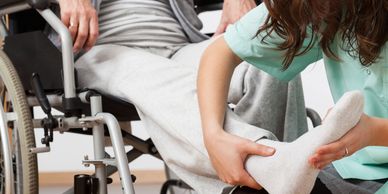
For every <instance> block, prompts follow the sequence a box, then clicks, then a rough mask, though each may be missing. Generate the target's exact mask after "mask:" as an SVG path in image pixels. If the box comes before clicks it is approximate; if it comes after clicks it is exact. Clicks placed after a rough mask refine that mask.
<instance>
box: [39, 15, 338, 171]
mask: <svg viewBox="0 0 388 194" xmlns="http://www.w3.org/2000/svg"><path fill="white" fill-rule="evenodd" d="M200 17H201V19H202V20H203V21H205V22H204V29H203V32H213V31H214V30H215V28H216V27H217V24H218V21H219V18H220V14H219V12H218V13H204V14H201V16H200ZM302 79H303V87H304V94H305V100H306V106H308V107H310V108H313V109H315V110H317V111H318V113H320V115H321V116H323V115H324V114H325V113H326V110H327V109H328V108H329V107H331V106H332V104H333V102H332V100H331V96H330V91H329V88H328V84H327V80H326V75H325V71H324V66H323V64H322V61H320V62H317V63H315V64H313V65H310V66H309V67H308V68H307V69H306V70H305V71H304V72H303V73H302ZM133 131H134V134H135V135H138V136H139V137H142V138H147V137H148V135H147V133H146V132H145V130H144V129H143V127H142V125H141V123H140V122H135V123H134V126H133ZM36 137H37V141H36V142H37V143H38V144H39V142H40V138H41V137H42V132H41V131H40V132H37V133H36ZM54 140H55V141H54V143H53V144H52V145H51V148H52V151H51V152H50V153H44V154H39V157H38V159H39V170H40V171H41V172H56V171H61V172H63V171H81V170H86V169H87V168H85V167H83V166H82V165H81V160H82V159H83V156H84V155H89V156H90V158H93V152H92V146H93V144H92V137H91V136H84V135H78V134H71V133H65V134H59V133H56V134H55V136H54ZM39 145H40V144H39ZM110 151H111V150H110ZM130 168H131V169H132V170H133V169H135V170H136V169H137V170H139V169H162V168H163V163H162V162H161V161H159V160H157V159H155V158H152V157H150V156H141V157H140V158H139V159H137V160H135V161H134V162H132V163H131V164H130ZM89 169H90V170H92V167H89Z"/></svg>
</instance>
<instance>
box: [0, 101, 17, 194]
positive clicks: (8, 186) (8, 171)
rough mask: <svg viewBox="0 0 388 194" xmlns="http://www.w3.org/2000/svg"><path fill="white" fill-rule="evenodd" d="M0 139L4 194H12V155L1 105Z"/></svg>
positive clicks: (0, 105) (5, 118) (5, 119)
mask: <svg viewBox="0 0 388 194" xmlns="http://www.w3.org/2000/svg"><path fill="white" fill-rule="evenodd" d="M0 109H1V110H0V137H1V146H2V147H3V156H4V169H3V170H4V175H5V193H6V194H14V193H15V191H14V187H13V186H14V179H13V178H14V177H13V167H12V153H11V148H10V145H9V143H10V142H9V139H8V138H9V133H8V127H7V125H6V124H7V117H6V115H5V113H4V111H3V110H4V108H3V105H2V104H1V103H0Z"/></svg>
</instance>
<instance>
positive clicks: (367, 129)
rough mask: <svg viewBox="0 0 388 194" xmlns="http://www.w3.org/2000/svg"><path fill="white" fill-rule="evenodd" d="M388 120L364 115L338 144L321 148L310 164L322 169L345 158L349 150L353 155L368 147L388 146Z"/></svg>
mask: <svg viewBox="0 0 388 194" xmlns="http://www.w3.org/2000/svg"><path fill="white" fill-rule="evenodd" d="M387 139H388V120H387V119H382V118H377V117H371V116H368V115H366V114H364V115H362V117H361V119H360V121H359V123H358V124H357V125H356V126H355V127H354V128H353V129H351V130H350V131H349V132H348V133H347V134H346V135H345V136H343V137H342V138H341V139H339V140H338V141H336V142H333V143H331V144H328V145H324V146H321V147H319V148H318V149H317V150H316V152H315V154H314V155H313V156H311V157H310V158H309V160H308V161H309V163H310V164H311V165H312V166H314V167H315V168H318V169H322V168H323V167H325V166H326V165H328V164H330V163H331V162H333V161H335V160H338V159H341V158H343V157H344V156H345V149H346V148H347V149H348V151H349V154H348V155H347V156H350V155H352V154H353V153H355V152H356V151H358V150H360V149H362V148H364V147H366V146H388V142H387Z"/></svg>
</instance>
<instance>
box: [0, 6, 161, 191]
mask: <svg viewBox="0 0 388 194" xmlns="http://www.w3.org/2000/svg"><path fill="white" fill-rule="evenodd" d="M48 7H49V2H48V1H29V2H28V3H27V2H23V1H22V2H20V3H17V4H14V5H10V6H8V7H5V8H1V9H0V17H1V18H2V17H3V16H4V15H6V14H11V13H15V12H18V11H22V10H27V9H31V8H33V9H35V10H36V11H37V12H38V13H39V14H40V15H41V16H42V17H43V18H44V19H45V20H46V21H47V23H48V24H49V25H50V26H51V27H52V28H53V29H54V30H55V31H56V32H57V33H58V34H59V35H60V38H61V41H62V62H63V85H64V94H63V98H62V97H61V96H50V98H49V101H50V102H51V104H53V105H55V104H58V103H61V104H62V105H63V107H64V109H65V112H66V113H67V115H71V116H60V117H56V118H55V119H56V121H57V122H58V127H56V128H55V129H53V130H54V131H60V132H65V131H68V130H70V129H73V128H83V129H87V128H93V144H94V146H93V151H94V160H88V159H85V160H84V161H83V163H84V164H93V165H95V177H96V178H97V179H98V182H99V184H98V187H99V189H98V191H99V193H101V194H105V193H107V173H106V171H107V167H106V166H107V165H113V166H117V169H118V172H119V175H120V180H121V185H122V189H123V193H125V194H134V188H133V183H132V178H131V174H130V169H129V166H128V159H127V154H126V152H125V150H124V143H123V139H122V133H121V128H120V126H119V123H118V121H117V119H116V118H115V117H114V116H113V115H112V114H110V113H104V112H102V100H101V96H100V95H97V94H93V93H90V91H87V92H82V93H80V94H77V93H76V87H75V74H74V56H73V51H72V38H71V36H70V33H69V31H68V29H67V27H66V26H65V25H64V24H63V23H62V22H61V20H60V19H59V18H58V17H57V16H56V15H55V14H54V13H53V12H52V11H51V10H50V9H49V8H48ZM0 32H1V36H3V37H5V36H6V35H7V29H6V27H5V24H4V22H1V25H0ZM28 101H29V105H30V106H36V105H38V103H41V102H40V101H36V100H34V99H29V100H28ZM78 101H81V102H83V103H90V108H91V113H92V114H91V116H87V117H86V116H83V117H81V118H78V117H76V116H75V114H73V111H74V107H72V106H73V104H77V103H78ZM49 106H50V104H49ZM0 108H1V111H0V122H1V121H2V123H3V124H2V125H1V126H0V127H1V139H2V145H3V146H4V148H5V149H3V150H4V151H5V152H4V157H5V158H4V159H5V161H4V166H5V169H4V170H5V175H6V177H5V190H6V193H14V191H13V185H14V182H13V181H14V179H13V177H12V175H13V173H12V170H13V169H12V158H11V153H10V150H9V141H8V136H9V134H8V130H7V127H6V126H5V125H4V124H5V123H7V122H10V121H16V119H17V118H16V116H15V114H14V113H5V112H4V111H3V110H4V109H3V107H2V106H0ZM33 121H34V122H33V123H34V128H41V127H42V124H41V121H42V120H41V119H33ZM104 124H105V125H107V128H108V130H109V134H110V138H111V141H112V147H113V150H114V154H115V159H111V158H106V155H105V148H104V145H105V143H104V126H103V125H104ZM136 140H137V139H136ZM47 145H48V146H46V147H31V148H29V149H30V152H32V153H36V154H37V153H42V152H48V151H50V147H49V144H47ZM7 148H8V149H7ZM154 151H155V152H157V151H156V150H154ZM140 155H141V154H140ZM112 170H114V167H113V169H110V171H112ZM108 173H109V172H108ZM69 192H70V193H71V189H70V190H69V191H68V192H66V193H69Z"/></svg>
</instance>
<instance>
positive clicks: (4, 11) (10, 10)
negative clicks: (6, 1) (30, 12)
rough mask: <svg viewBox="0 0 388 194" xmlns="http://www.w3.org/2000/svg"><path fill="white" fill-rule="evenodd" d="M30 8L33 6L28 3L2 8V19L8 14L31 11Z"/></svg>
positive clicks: (0, 15) (0, 13) (0, 10)
mask: <svg viewBox="0 0 388 194" xmlns="http://www.w3.org/2000/svg"><path fill="white" fill-rule="evenodd" d="M30 8H31V6H30V5H28V3H19V4H16V5H12V6H9V7H5V8H1V9H0V17H2V16H4V15H6V14H10V13H15V12H18V11H23V10H26V9H30Z"/></svg>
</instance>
